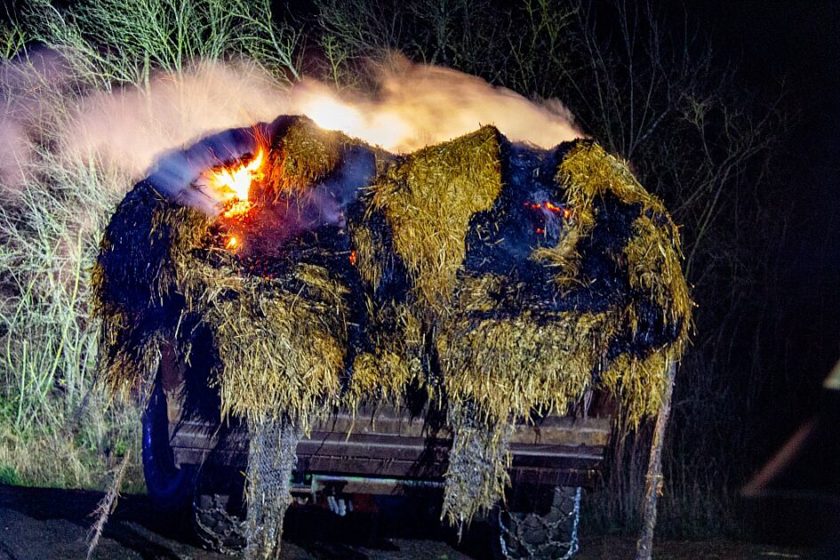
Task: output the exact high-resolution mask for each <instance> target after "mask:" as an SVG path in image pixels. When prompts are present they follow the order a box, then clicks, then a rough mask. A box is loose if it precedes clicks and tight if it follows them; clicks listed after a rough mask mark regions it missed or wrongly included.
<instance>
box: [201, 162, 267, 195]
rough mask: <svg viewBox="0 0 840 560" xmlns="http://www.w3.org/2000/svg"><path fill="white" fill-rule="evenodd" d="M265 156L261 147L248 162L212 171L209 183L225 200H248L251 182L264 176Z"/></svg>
mask: <svg viewBox="0 0 840 560" xmlns="http://www.w3.org/2000/svg"><path fill="white" fill-rule="evenodd" d="M263 158H264V155H263V150H262V149H259V150H257V154H256V155H255V156H254V158H253V159H252V160H251V161H250V162H248V163H247V164H240V165H239V166H237V167H226V168H223V169H220V170H213V171H211V172H210V175H209V176H208V181H207V183H208V185H209V186H210V187H211V188H213V189H214V190H215V191H216V192H218V193H219V195H220V198H221V200H222V201H223V202H228V201H231V200H232V201H247V200H248V193H249V191H250V190H251V183H252V182H253V181H255V180H256V181H259V180H260V179H262V177H263V173H262V169H261V167H262V164H263Z"/></svg>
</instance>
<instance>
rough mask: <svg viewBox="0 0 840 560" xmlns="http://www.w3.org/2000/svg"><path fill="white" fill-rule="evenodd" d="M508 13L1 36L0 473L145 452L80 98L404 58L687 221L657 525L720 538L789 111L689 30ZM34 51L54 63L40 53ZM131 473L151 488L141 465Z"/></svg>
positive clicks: (358, 14)
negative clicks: (109, 388) (518, 117)
mask: <svg viewBox="0 0 840 560" xmlns="http://www.w3.org/2000/svg"><path fill="white" fill-rule="evenodd" d="M499 4H500V3H498V2H491V1H490V0H486V1H482V0H479V1H468V0H406V1H398V0H385V1H377V0H315V1H314V2H313V6H312V12H311V14H310V15H309V16H307V17H306V18H303V19H301V18H300V17H296V16H294V15H293V14H288V13H274V14H271V12H270V10H269V6H270V2H268V0H234V1H233V2H227V1H223V0H128V1H118V0H82V1H81V2H78V3H77V4H76V6H75V7H74V8H73V9H72V10H70V11H66V10H60V9H58V8H56V7H54V6H53V5H51V4H50V3H49V2H47V1H45V0H37V1H30V2H28V4H27V5H26V6H25V8H24V10H23V12H22V13H21V14H20V20H19V21H18V23H17V24H16V25H15V26H12V27H9V28H5V29H3V30H2V31H1V32H0V56H2V63H0V64H2V71H3V80H2V82H0V87H2V88H3V91H0V100H2V101H3V102H4V103H5V105H4V107H5V109H4V111H5V112H0V135H2V137H0V143H2V142H10V141H11V142H18V143H25V145H22V144H16V146H17V148H18V149H17V150H16V153H19V154H23V155H24V156H25V158H24V159H22V160H21V166H20V172H19V173H17V172H15V171H8V170H6V172H5V173H4V174H0V198H1V199H2V204H0V358H2V359H0V482H6V483H12V484H26V485H49V486H70V487H97V486H99V485H100V484H101V482H102V480H103V476H104V475H105V474H106V473H107V472H108V471H109V469H112V468H113V467H114V466H115V465H116V464H118V463H119V459H120V458H121V457H122V456H123V455H124V454H125V453H126V452H127V451H128V450H129V449H135V448H138V447H139V437H138V434H139V419H138V411H137V410H136V409H135V408H134V407H132V406H127V405H125V404H121V403H118V402H112V401H109V400H108V399H107V398H106V397H105V396H104V395H103V394H102V393H100V392H99V391H97V390H96V389H95V385H94V383H95V380H96V347H97V340H96V335H97V329H96V325H95V324H93V323H92V322H91V320H90V316H89V309H88V304H89V284H88V283H89V271H90V267H91V264H92V260H93V258H94V256H95V254H96V251H97V246H98V242H99V239H100V235H101V232H102V228H103V227H104V225H105V224H106V223H107V220H108V218H109V216H110V213H111V212H112V210H113V208H114V206H115V204H117V203H118V202H119V200H120V199H121V197H122V195H123V194H124V193H125V191H126V190H127V189H128V188H129V187H130V186H131V183H132V179H136V177H131V176H129V175H128V174H126V172H125V171H124V170H122V168H121V167H120V166H117V165H114V164H113V162H111V161H109V160H107V159H102V158H97V157H96V154H95V153H92V152H84V151H81V152H80V151H79V150H78V149H77V148H76V144H75V143H74V138H73V137H72V135H71V134H68V131H72V130H73V126H72V120H73V119H74V118H75V116H76V115H77V114H78V111H79V110H80V109H81V108H82V107H83V106H84V104H85V103H86V102H87V100H89V99H91V97H92V96H94V95H95V94H97V93H100V94H106V93H109V92H113V91H116V90H132V91H137V92H140V94H141V95H142V94H148V93H149V92H150V88H151V85H150V84H151V81H152V79H153V77H154V75H155V73H156V72H160V71H165V72H167V73H168V74H169V75H170V76H172V77H173V79H175V80H177V79H178V77H179V76H182V75H186V74H188V73H189V72H190V70H191V69H192V68H193V66H194V65H195V64H196V63H198V62H199V61H205V62H207V61H209V62H213V61H233V62H236V63H242V62H243V61H247V63H248V64H253V65H255V66H256V67H258V68H260V69H262V70H265V71H267V72H269V73H270V74H271V76H273V79H274V80H275V84H274V85H276V86H277V87H283V86H284V84H289V83H291V82H293V81H294V80H297V79H298V78H300V77H301V76H303V75H304V74H307V75H315V76H316V77H319V78H321V79H324V80H327V81H330V82H332V83H334V84H335V85H336V87H338V88H340V89H348V90H354V89H359V90H362V89H364V88H365V86H366V85H368V84H369V83H371V81H372V80H371V76H372V75H373V73H375V72H376V69H377V67H379V66H381V65H387V64H390V63H392V61H393V53H394V52H400V53H403V54H404V55H405V56H407V57H408V58H409V59H410V60H412V61H415V62H425V63H429V64H439V65H444V66H449V67H452V68H455V69H458V70H461V71H464V72H468V73H471V74H476V75H479V76H481V77H483V78H484V79H486V80H488V81H489V82H491V83H493V84H496V85H503V86H506V87H509V88H511V89H513V90H515V91H518V92H520V93H522V94H523V95H526V96H534V97H539V98H541V99H543V100H550V99H552V98H557V99H561V100H563V103H564V104H565V105H566V106H567V107H568V108H569V109H571V111H572V113H574V115H575V116H576V119H577V122H578V123H579V125H580V126H581V127H582V129H583V130H584V131H585V132H586V133H588V134H590V135H592V136H594V137H595V138H597V139H599V140H600V141H601V142H602V143H603V144H604V145H605V147H606V148H607V149H608V150H610V151H612V152H614V153H617V154H619V155H620V156H622V157H624V158H626V159H627V160H628V161H629V162H630V164H631V165H632V167H633V168H634V169H635V171H636V172H637V174H638V175H639V177H640V180H641V182H642V184H644V185H645V186H646V187H647V188H648V189H649V190H651V191H652V192H654V193H656V194H657V195H658V196H660V197H661V198H662V199H663V200H664V201H665V203H666V206H667V207H668V208H669V209H671V210H672V212H673V214H674V217H675V219H676V221H677V222H678V223H680V224H682V226H683V228H682V232H683V235H684V240H683V243H684V248H685V256H686V270H687V274H688V278H689V281H690V283H691V284H692V285H693V288H694V293H693V297H694V299H695V301H697V302H698V304H699V307H698V309H697V312H696V321H695V332H696V334H695V336H694V343H693V347H692V348H691V349H690V350H689V353H688V355H687V356H686V358H685V360H684V363H683V364H682V366H681V369H680V372H679V374H678V379H677V387H676V395H675V406H674V411H673V425H672V428H671V429H670V431H669V438H668V442H667V447H666V460H665V464H666V480H667V485H668V486H667V489H666V493H665V496H664V498H663V501H662V502H661V504H662V505H661V509H662V512H663V514H662V516H661V518H660V519H661V527H662V528H663V529H664V530H666V531H669V532H671V533H672V534H680V535H688V534H702V533H707V532H720V531H722V530H727V529H730V528H732V526H733V524H732V513H731V512H732V496H733V494H732V491H733V485H734V484H735V483H736V481H738V480H740V479H741V477H743V475H744V473H745V472H746V471H748V469H750V468H751V467H752V466H753V465H752V464H751V463H750V461H751V460H752V459H751V458H749V457H746V458H745V457H743V454H742V453H740V452H739V450H742V449H744V445H745V442H746V441H749V438H751V437H753V436H754V434H755V430H756V427H755V424H751V423H750V421H748V419H750V418H752V414H751V413H752V412H753V408H752V407H753V406H755V405H756V399H757V395H759V394H760V393H761V392H762V389H763V383H764V381H763V380H762V377H761V375H760V373H761V371H760V368H761V366H762V364H761V362H760V361H759V360H753V361H749V360H746V361H745V360H743V359H742V358H741V356H740V354H739V348H743V347H744V346H745V345H746V343H747V342H751V344H752V345H753V348H754V349H755V350H754V351H755V352H756V354H761V352H762V351H763V350H764V348H763V346H762V345H763V344H765V342H764V340H763V339H762V338H761V337H760V331H758V330H756V329H755V327H756V321H758V320H760V318H761V309H762V308H763V306H764V304H765V301H766V300H765V299H764V298H766V294H765V293H763V292H762V291H761V290H760V289H759V286H760V285H761V282H762V281H765V280H767V279H768V278H770V277H771V275H772V273H773V264H774V261H773V258H772V255H773V249H774V248H773V247H768V246H767V244H766V239H769V238H771V237H772V235H771V233H772V232H773V231H776V230H777V229H781V228H783V226H784V216H780V215H779V213H778V212H777V213H774V212H775V211H774V209H773V208H772V207H770V205H768V204H767V200H768V199H769V197H770V196H771V195H772V193H773V189H774V188H775V187H774V183H773V182H772V181H773V174H772V168H771V161H772V156H773V154H774V152H773V150H774V148H775V147H776V146H777V145H778V144H779V142H780V140H781V139H782V135H783V134H784V130H785V126H786V120H785V117H784V115H782V114H781V113H780V112H779V111H777V110H776V106H775V105H774V101H775V100H772V99H771V100H767V99H756V98H754V97H753V96H751V95H749V94H748V93H747V92H745V91H744V90H743V89H741V88H740V87H739V85H738V74H737V69H736V68H735V67H734V66H732V65H731V64H729V63H728V62H727V61H725V60H721V59H719V58H717V57H716V56H715V54H714V51H713V50H712V48H711V46H710V45H709V44H708V42H707V41H706V40H705V39H704V37H703V36H702V34H700V33H697V32H696V30H693V29H691V28H690V27H680V26H678V25H673V22H671V21H670V20H669V17H670V16H669V15H668V14H664V13H659V12H657V11H656V10H654V9H653V8H651V7H650V6H649V5H648V4H646V3H644V2H643V3H628V2H621V1H618V0H617V1H615V2H606V3H601V4H598V7H597V9H595V8H592V9H590V8H585V7H583V6H582V5H579V4H577V3H576V2H574V1H572V2H566V3H558V2H552V1H550V0H523V1H521V2H518V3H515V5H513V6H511V7H500V6H499ZM36 44H38V45H43V46H46V47H48V48H50V49H52V51H53V52H56V53H58V55H59V56H58V58H55V59H43V58H40V57H39V56H35V53H36V52H37V51H35V50H34V49H32V46H33V45H36ZM45 64H55V65H56V66H55V67H52V69H51V71H50V72H45V71H43V67H44V65H45ZM52 70H55V71H52ZM547 103H549V104H551V101H547ZM2 110H3V109H0V111H2ZM4 170H5V168H4V167H3V166H2V165H0V173H3V171H4ZM759 236H760V237H759ZM746 316H750V317H754V318H756V319H753V322H752V323H749V322H745V321H743V320H742V318H743V317H746ZM753 332H757V333H759V334H757V335H755V336H752V335H751V334H750V333H753ZM649 431H650V430H649V427H644V428H642V429H641V430H639V431H638V433H631V434H629V435H628V437H627V438H625V439H622V440H619V442H618V443H617V445H616V446H615V447H614V449H613V450H612V457H611V460H610V468H609V469H608V470H607V472H606V477H607V478H606V480H605V484H604V487H603V490H602V491H600V492H598V493H597V494H596V495H595V496H592V497H591V499H590V500H589V506H588V507H589V523H590V524H591V525H594V526H599V527H600V528H601V529H603V530H612V529H616V530H620V529H626V528H628V527H633V526H634V524H635V523H636V519H637V514H638V512H637V504H639V497H640V495H641V492H642V491H643V487H644V480H643V476H644V468H645V462H646V444H647V441H648V438H649V437H650V434H649ZM132 456H133V457H139V456H140V453H139V452H134V453H132ZM736 458H737V459H736ZM126 477H127V479H128V481H129V485H130V486H132V487H134V488H140V487H142V477H140V475H139V469H138V467H137V465H136V464H133V465H132V466H131V468H130V470H129V474H127V475H126Z"/></svg>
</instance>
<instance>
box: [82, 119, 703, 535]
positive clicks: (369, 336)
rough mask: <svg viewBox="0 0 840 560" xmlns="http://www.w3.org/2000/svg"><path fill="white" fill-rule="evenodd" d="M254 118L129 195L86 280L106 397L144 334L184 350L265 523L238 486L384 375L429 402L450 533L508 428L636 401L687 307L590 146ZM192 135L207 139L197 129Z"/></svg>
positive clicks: (637, 214) (136, 383)
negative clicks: (229, 142) (375, 137)
mask: <svg viewBox="0 0 840 560" xmlns="http://www.w3.org/2000/svg"><path fill="white" fill-rule="evenodd" d="M254 130H255V131H256V132H252V133H251V136H248V135H247V134H245V133H244V132H241V131H240V132H235V133H230V132H229V133H223V134H227V136H224V138H230V137H231V134H233V136H232V137H233V138H235V139H236V143H237V151H238V152H239V154H238V155H237V156H236V157H235V158H228V159H226V160H225V159H223V158H219V159H221V160H222V161H221V162H220V165H218V166H216V167H212V168H211V169H209V170H206V169H204V170H202V171H201V173H197V174H195V173H193V174H188V173H165V172H164V171H165V170H166V165H165V164H166V162H164V163H162V164H161V165H162V169H163V171H158V172H157V173H156V174H153V175H152V176H151V177H150V178H149V179H147V180H146V181H144V182H141V183H140V184H139V185H137V187H135V189H134V190H133V191H132V192H131V193H130V194H129V195H128V196H127V197H126V199H125V200H124V201H123V203H122V204H121V205H120V207H119V208H118V209H117V212H116V213H115V215H114V217H113V219H112V221H111V224H110V225H109V227H108V229H107V231H106V235H105V238H104V240H103V242H102V251H101V254H100V257H99V260H98V262H97V267H96V270H95V271H94V278H95V288H96V293H97V295H98V301H97V309H98V311H99V315H100V316H101V317H102V320H103V321H102V343H103V344H102V356H101V361H102V369H103V372H104V379H105V381H106V382H107V384H108V385H109V386H110V387H111V388H112V389H113V390H115V391H117V392H123V393H124V392H126V391H128V390H130V389H137V388H143V387H145V386H147V385H148V384H149V383H150V381H151V380H153V379H154V376H155V375H156V371H157V361H156V356H157V355H158V354H159V351H160V345H161V344H163V343H164V341H170V342H174V344H175V346H176V349H177V352H178V353H179V354H180V356H181V358H182V361H183V362H185V363H187V362H189V361H190V360H191V357H192V356H194V355H195V353H196V352H198V351H199V350H197V349H203V350H201V351H204V352H206V353H209V354H210V355H211V359H210V360H209V361H210V362H211V364H212V365H211V367H210V368H209V370H210V371H205V372H204V375H205V377H206V382H207V383H210V384H213V385H215V386H217V387H218V391H219V395H220V400H221V410H222V413H223V414H224V415H234V416H238V417H244V418H246V419H247V420H248V426H249V429H250V431H251V442H252V449H251V451H252V453H251V457H250V462H251V463H254V465H256V464H257V463H259V464H262V465H275V467H276V468H277V469H279V471H280V472H277V473H274V474H270V473H264V472H260V473H256V472H252V465H249V500H251V502H252V503H256V502H254V500H262V501H260V502H259V503H260V504H261V506H260V508H261V509H260V510H259V511H260V512H262V513H260V515H262V516H266V515H268V514H266V513H265V512H266V510H265V508H266V507H268V506H267V505H266V502H265V499H264V498H265V496H268V495H270V496H273V498H272V499H273V500H274V501H276V502H277V507H278V508H280V510H278V511H281V513H280V519H282V510H284V508H285V505H286V504H287V503H288V500H287V497H288V496H287V494H288V489H287V488H286V486H283V485H281V486H279V487H277V488H280V490H279V491H277V490H276V488H275V486H272V488H274V490H272V491H270V492H269V491H268V490H266V491H265V492H263V491H262V490H260V485H262V484H263V482H264V481H266V480H274V481H276V480H280V479H283V477H286V479H288V475H289V472H288V471H290V470H291V469H292V468H293V465H294V457H293V454H294V442H296V437H298V436H297V435H296V434H299V433H301V431H305V429H306V428H307V426H308V425H309V423H310V421H311V419H312V418H315V417H317V416H318V415H322V414H325V413H327V412H329V411H330V410H332V407H334V406H346V407H350V408H353V407H356V406H357V405H358V404H359V403H360V402H361V401H364V400H365V399H377V400H379V399H382V398H386V399H390V400H393V401H400V399H402V397H403V396H404V394H405V390H406V387H407V386H408V385H412V386H415V387H416V386H420V387H424V388H425V389H426V393H427V394H428V396H429V398H430V400H431V402H432V406H447V407H448V408H447V410H448V416H447V417H448V422H449V424H450V427H451V428H452V429H453V433H454V442H453V448H452V452H451V455H450V463H449V470H448V472H447V475H446V491H445V497H444V515H445V516H446V518H447V519H449V521H450V522H452V523H455V524H464V523H467V522H469V520H470V519H471V518H472V517H473V516H474V514H475V513H476V512H477V511H480V510H483V509H487V508H489V507H491V506H493V505H494V504H495V503H497V502H498V501H499V500H500V499H502V497H503V492H504V488H505V485H506V483H507V475H506V471H505V468H506V466H507V465H508V461H509V453H508V440H509V435H510V431H511V427H512V424H513V422H515V421H518V420H522V419H529V418H531V417H532V416H533V415H534V414H538V415H539V414H550V413H556V414H565V413H567V412H568V411H569V410H571V409H572V407H573V406H574V405H575V404H576V403H578V402H579V401H580V400H581V398H582V396H583V395H584V393H585V392H586V391H587V390H589V389H591V388H602V389H605V390H607V391H608V392H609V393H611V394H612V395H614V396H615V397H616V398H617V400H618V401H619V403H620V405H621V406H622V407H623V410H624V416H625V417H626V418H627V419H628V421H629V422H631V423H635V422H638V421H639V420H640V419H641V418H643V417H645V416H649V415H652V414H654V413H655V412H656V411H657V409H658V405H659V402H660V401H661V399H662V395H663V392H664V390H665V386H666V381H667V378H666V377H665V371H666V367H665V365H666V363H667V362H668V361H674V360H677V359H679V357H680V355H681V352H682V349H683V346H684V344H685V341H686V338H687V332H688V327H689V321H690V309H691V302H690V299H689V295H688V288H687V286H686V283H685V280H684V277H683V275H682V272H681V269H680V259H681V256H680V249H679V235H678V231H677V228H676V227H675V225H674V224H673V222H672V221H671V218H670V217H669V216H668V214H667V212H666V211H665V209H664V207H663V205H662V203H661V202H660V201H659V200H658V199H656V198H655V197H653V196H651V195H650V194H648V193H647V192H646V191H644V189H643V188H642V187H641V186H640V185H639V184H638V183H637V182H636V180H635V178H634V177H633V176H632V174H631V173H630V172H629V170H628V169H627V167H626V165H624V164H623V163H622V162H620V161H619V160H617V159H616V158H614V157H612V156H610V155H609V154H607V153H605V152H604V150H603V149H601V148H600V147H599V146H598V145H597V144H595V143H593V142H591V141H575V142H570V143H565V144H561V145H559V146H557V147H556V148H554V149H552V150H537V149H534V148H532V147H528V146H522V145H517V144H513V143H511V142H509V141H508V140H507V139H505V138H504V136H502V135H501V134H500V133H499V132H498V130H496V129H495V128H493V127H484V128H482V129H480V130H478V131H476V132H474V133H472V134H468V135H466V136H463V137H461V138H458V139H455V140H452V141H450V142H447V143H444V144H439V145H436V146H432V147H428V148H424V149H422V150H419V151H417V152H415V153H413V154H410V155H406V156H400V157H393V156H390V155H389V154H386V153H384V152H381V151H377V150H375V149H372V148H368V147H366V146H364V145H363V144H361V143H360V142H358V141H355V140H353V139H350V138H348V137H346V136H344V135H343V134H340V133H337V132H327V131H324V130H321V129H319V128H317V127H316V126H314V125H313V124H312V123H311V122H310V121H308V120H307V119H305V118H298V117H281V118H280V119H278V120H277V121H275V122H274V123H271V124H270V125H258V127H256V128H255V129H254ZM249 138H250V140H249ZM202 143H203V147H204V149H205V151H206V150H207V149H208V148H209V149H211V151H213V150H215V152H217V153H220V154H223V153H225V152H224V150H223V149H221V148H219V147H218V146H219V145H221V144H224V143H223V142H221V141H220V135H217V136H215V137H211V138H209V139H205V140H204V141H202ZM191 150H193V149H192V148H191V149H190V150H187V151H185V152H181V153H179V154H174V155H172V156H169V157H170V160H168V161H169V163H170V164H171V163H172V162H173V161H180V160H179V159H178V158H181V159H187V160H191V159H195V158H194V157H193V156H191V155H190V154H193V153H194V152H193V151H191ZM202 153H203V152H202ZM173 158H174V159H173ZM205 167H206V166H205ZM243 174H244V176H245V180H244V182H245V183H246V184H245V188H244V189H243V188H242V186H243V185H242V184H241V183H242V182H243V180H242V177H243ZM171 176H176V177H180V176H186V181H184V183H185V184H186V186H185V187H183V186H182V188H180V189H178V188H176V189H173V188H170V184H169V183H168V182H167V180H166V179H167V178H168V177H171ZM231 193H233V194H231ZM196 200H197V201H200V203H194V202H191V201H196ZM444 403H446V404H444ZM278 426H280V428H278ZM278 430H279V432H278ZM275 432H278V433H282V434H285V436H284V437H280V438H279V439H277V438H278V437H279V436H277V437H275V436H276V434H275ZM272 434H273V435H272ZM276 439H277V441H278V442H279V443H277V442H275V443H277V444H276V445H275V444H273V443H272V444H271V445H268V444H267V443H266V442H274V440H276ZM259 442H262V443H260V444H259V446H258V447H259V449H260V450H262V451H260V452H259V453H261V454H262V455H261V456H260V457H261V458H260V457H257V454H258V453H257V451H258V450H257V448H256V447H255V446H256V445H257V444H258V443H259ZM265 450H268V451H267V452H268V453H269V454H271V453H274V454H278V453H279V454H281V455H283V457H282V458H278V457H274V458H273V459H272V458H270V457H269V458H266V457H263V455H265V453H266V451H265ZM275 467H270V468H272V469H273V468H275ZM254 468H256V467H254ZM266 488H268V487H266ZM284 488H286V489H285V490H283V489H284ZM266 492H267V493H266ZM278 492H279V494H278ZM280 494H283V496H280ZM271 515H274V514H271ZM269 517H271V516H269ZM271 518H272V519H274V521H276V520H277V518H276V516H275V517H271ZM274 525H275V526H276V527H277V534H278V535H279V525H277V524H276V523H274ZM264 536H265V535H263V536H261V537H260V539H263V537H264ZM254 538H256V537H254ZM270 538H273V537H270ZM254 546H257V545H254ZM260 546H262V545H260Z"/></svg>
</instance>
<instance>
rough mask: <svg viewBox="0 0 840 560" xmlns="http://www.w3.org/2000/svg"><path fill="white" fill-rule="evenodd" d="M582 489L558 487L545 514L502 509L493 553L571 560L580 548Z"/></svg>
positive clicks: (515, 559)
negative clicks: (579, 528) (579, 530)
mask: <svg viewBox="0 0 840 560" xmlns="http://www.w3.org/2000/svg"><path fill="white" fill-rule="evenodd" d="M581 494H582V490H581V489H580V488H574V487H568V486H558V487H556V488H555V489H554V497H553V500H552V504H551V509H550V510H549V511H548V513H546V514H544V515H539V514H536V513H514V512H509V511H505V510H503V509H500V510H499V511H498V517H497V519H498V531H497V532H496V533H495V535H496V537H497V538H496V539H495V540H496V542H494V543H491V544H492V549H493V553H494V554H493V555H494V556H495V557H496V558H499V559H504V560H520V559H525V558H528V559H531V560H568V559H569V558H572V556H574V555H575V553H576V552H577V551H578V548H579V543H578V523H579V520H580V500H581Z"/></svg>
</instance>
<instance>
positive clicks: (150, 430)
mask: <svg viewBox="0 0 840 560" xmlns="http://www.w3.org/2000/svg"><path fill="white" fill-rule="evenodd" d="M142 421H143V475H144V477H145V479H146V490H147V492H148V495H149V498H151V500H152V502H153V503H154V504H155V506H157V507H158V508H161V509H165V510H167V511H184V510H187V509H188V508H190V507H191V506H192V498H193V489H194V487H195V472H196V471H195V467H194V466H193V465H184V466H183V467H181V468H179V467H178V466H177V465H176V464H175V458H174V455H173V452H172V447H171V446H170V443H169V419H168V418H167V415H166V396H165V394H164V392H163V389H162V387H161V386H160V383H155V386H154V389H153V390H152V394H151V397H150V398H149V403H148V405H147V406H146V411H145V412H144V414H143V420H142Z"/></svg>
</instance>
